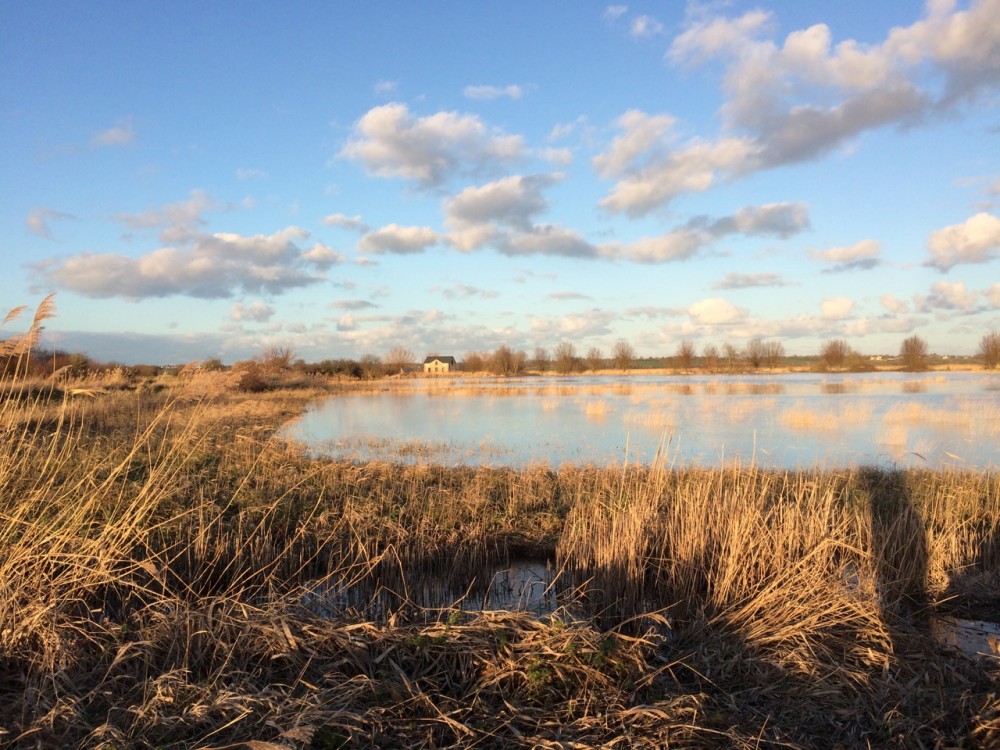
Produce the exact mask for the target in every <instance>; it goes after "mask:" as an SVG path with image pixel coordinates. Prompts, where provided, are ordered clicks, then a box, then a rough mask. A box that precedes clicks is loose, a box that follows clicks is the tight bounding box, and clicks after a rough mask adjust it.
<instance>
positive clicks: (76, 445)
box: [0, 373, 1000, 749]
mask: <svg viewBox="0 0 1000 750" xmlns="http://www.w3.org/2000/svg"><path fill="white" fill-rule="evenodd" d="M225 375H226V374H212V373H203V374H196V375H194V376H192V377H191V378H190V379H189V380H187V381H180V380H179V381H178V382H176V383H174V384H172V385H171V386H169V387H163V388H160V389H157V388H152V387H144V388H140V387H138V385H136V386H135V387H132V388H126V389H117V390H111V389H108V390H106V391H105V392H103V393H99V394H95V396H94V397H91V398H76V397H68V396H67V395H66V394H62V395H60V396H58V397H55V396H51V395H50V396H46V397H41V396H37V397H28V398H3V399H0V435H2V440H0V732H2V734H0V744H5V745H7V746H10V747H25V748H28V747H32V748H34V747H55V746H61V747H102V748H123V747H136V748H154V747H155V748H187V747H216V748H222V747H237V746H242V747H251V748H258V749H262V748H278V747H285V748H291V747H300V748H307V747H313V748H337V747H400V746H408V747H413V748H431V747H477V748H493V747H495V748H501V747H543V748H548V747H550V748H556V747H560V748H564V747H593V746H610V747H657V748H659V747H680V748H685V747H688V748H703V747H718V748H730V747H745V748H751V747H802V748H808V747H837V746H840V747H865V746H871V747H899V748H909V747H920V746H923V747H935V746H937V747H994V746H996V745H997V743H1000V703H998V699H997V694H998V679H997V670H998V662H997V660H996V659H995V658H993V659H992V660H991V659H990V658H989V657H986V658H984V659H982V660H977V659H975V658H973V657H969V656H965V655H963V654H961V653H957V652H954V651H950V650H947V649H945V648H944V647H942V646H940V645H939V644H937V643H936V642H935V641H934V640H933V639H932V638H930V636H929V632H930V630H929V620H930V619H931V618H932V617H933V615H934V613H935V612H936V611H938V610H941V609H946V610H947V611H949V612H959V613H961V614H962V616H976V617H980V618H982V619H989V618H990V617H992V618H994V619H1000V612H997V606H998V605H997V591H998V586H1000V476H998V475H997V474H996V473H995V472H989V473H960V472H937V473H935V472H925V471H896V470H892V469H859V470H852V471H841V472H820V471H803V472H786V471H766V470H762V469H759V468H757V467H753V466H750V467H742V468H741V467H732V468H729V469H724V470H708V469H670V468H667V467H664V466H653V467H651V468H645V467H633V466H625V467H618V468H611V469H599V468H592V467H574V466H567V467H564V468H560V469H558V470H548V469H541V468H538V469H530V470H524V471H514V470H510V469H486V468H479V469H475V468H455V469H449V468H443V467H436V466H429V465H414V466H402V465H395V464H387V463H365V464H356V463H350V462H317V461H314V460H311V459H310V458H309V457H307V456H306V455H304V454H303V453H302V452H301V451H299V450H297V449H295V448H294V447H291V446H287V445H284V444H282V443H281V442H280V441H278V440H276V439H275V438H274V436H273V431H274V430H275V428H276V427H277V426H278V425H279V424H280V423H281V422H282V421H283V420H284V419H285V418H287V417H288V416H290V415H291V414H294V413H296V412H298V411H300V410H301V409H302V408H303V407H304V405H305V403H306V402H307V401H308V400H309V399H310V398H314V397H315V396H316V395H317V393H318V391H315V390H308V389H306V388H297V389H294V390H282V389H280V388H272V389H271V390H268V391H266V392H262V393H259V394H248V393H246V392H243V391H240V390H239V389H238V388H236V387H233V384H232V383H229V382H228V381H223V380H221V379H220V378H222V377H224V376H225ZM18 387H20V384H19V383H18V381H17V380H16V379H8V380H4V381H2V382H0V391H2V392H3V393H5V394H9V393H10V392H11V391H12V389H15V388H18ZM527 555H531V556H541V557H547V558H549V559H551V560H553V561H554V563H555V565H556V568H557V570H560V571H561V577H562V581H563V584H562V588H561V592H562V593H561V598H560V604H561V606H560V607H558V608H557V609H556V610H555V611H554V612H552V613H549V614H545V615H543V616H538V615H536V614H533V613H525V612H504V611H485V612H478V611H464V610H463V609H462V608H461V606H460V604H459V603H457V602H456V603H455V605H454V606H447V605H445V606H442V607H440V608H437V609H428V608H426V605H422V604H421V602H420V597H419V595H418V593H419V591H420V589H421V588H422V587H425V586H427V585H428V584H429V583H430V582H440V581H441V580H445V579H449V578H450V579H452V580H453V583H455V584H456V585H458V586H459V587H461V586H462V585H465V584H464V583H463V582H466V581H469V580H470V578H471V577H475V576H476V575H477V574H480V572H481V574H482V575H486V574H487V573H486V571H488V570H491V569H493V567H495V565H496V564H497V563H498V562H503V561H505V560H509V559H512V558H516V557H522V556H527ZM350 591H354V592H356V593H357V595H356V596H353V597H351V596H347V595H346V594H345V592H350ZM324 592H325V594H324ZM331 592H336V593H335V594H333V593H331ZM323 595H327V597H328V598H327V601H325V602H323V604H324V606H322V607H320V606H318V603H317V597H319V596H323ZM991 607H992V608H993V609H991Z"/></svg>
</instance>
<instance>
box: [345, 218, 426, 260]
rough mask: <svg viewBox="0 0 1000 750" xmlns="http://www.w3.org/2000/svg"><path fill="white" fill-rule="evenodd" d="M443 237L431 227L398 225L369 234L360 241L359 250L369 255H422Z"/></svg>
mask: <svg viewBox="0 0 1000 750" xmlns="http://www.w3.org/2000/svg"><path fill="white" fill-rule="evenodd" d="M440 241H441V237H440V236H439V235H438V233H437V232H435V231H434V230H433V229H431V228H430V227H402V226H399V225H398V224H389V225H388V226H384V227H381V228H379V229H376V230H375V231H373V232H369V233H368V234H366V235H364V236H363V237H362V238H361V239H360V240H358V248H359V249H361V250H363V251H364V252H368V253H396V254H400V255H404V254H410V253H422V252H424V251H425V250H426V249H427V248H428V247H431V246H433V245H436V244H438V243H439V242H440Z"/></svg>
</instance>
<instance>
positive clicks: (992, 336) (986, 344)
mask: <svg viewBox="0 0 1000 750" xmlns="http://www.w3.org/2000/svg"><path fill="white" fill-rule="evenodd" d="M979 356H980V357H982V358H983V366H984V367H985V368H986V369H987V370H992V369H993V368H994V367H996V366H997V365H998V364H1000V332H998V331H990V332H989V333H987V334H986V335H985V336H983V338H982V339H981V340H980V341H979Z"/></svg>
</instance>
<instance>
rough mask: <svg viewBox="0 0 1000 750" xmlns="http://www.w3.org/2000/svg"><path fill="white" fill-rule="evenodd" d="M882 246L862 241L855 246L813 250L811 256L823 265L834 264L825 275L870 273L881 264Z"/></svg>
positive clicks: (873, 241)
mask: <svg viewBox="0 0 1000 750" xmlns="http://www.w3.org/2000/svg"><path fill="white" fill-rule="evenodd" d="M881 249H882V245H881V243H880V242H878V241H877V240H861V241H860V242H856V243H854V244H853V245H845V246H840V247H831V248H828V249H826V250H812V251H811V252H810V253H809V255H810V257H811V258H812V259H813V260H818V261H820V262H821V263H832V264H834V265H833V266H831V267H830V268H826V269H824V270H823V273H841V272H844V271H868V270H870V269H872V268H876V267H877V266H879V265H880V264H881V261H880V260H879V258H878V253H879V250H881Z"/></svg>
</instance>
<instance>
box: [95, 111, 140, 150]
mask: <svg viewBox="0 0 1000 750" xmlns="http://www.w3.org/2000/svg"><path fill="white" fill-rule="evenodd" d="M134 140H135V127H134V126H133V124H132V118H131V117H126V118H124V119H122V120H119V121H118V122H117V123H115V125H113V126H112V127H110V128H108V129H107V130H102V131H101V132H99V133H96V134H95V135H94V137H93V138H92V139H91V141H90V142H91V145H93V146H95V147H97V148H103V147H106V146H127V145H128V144H130V143H132V141H134Z"/></svg>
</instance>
